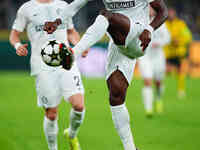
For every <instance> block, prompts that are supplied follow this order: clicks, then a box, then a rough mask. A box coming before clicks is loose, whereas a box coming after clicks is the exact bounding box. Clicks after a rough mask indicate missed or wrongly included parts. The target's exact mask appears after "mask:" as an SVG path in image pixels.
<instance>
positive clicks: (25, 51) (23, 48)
mask: <svg viewBox="0 0 200 150" xmlns="http://www.w3.org/2000/svg"><path fill="white" fill-rule="evenodd" d="M27 48H28V44H23V45H21V46H19V47H18V49H17V50H16V54H17V55H18V56H27V55H28V49H27Z"/></svg>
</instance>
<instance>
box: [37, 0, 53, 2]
mask: <svg viewBox="0 0 200 150" xmlns="http://www.w3.org/2000/svg"><path fill="white" fill-rule="evenodd" d="M37 1H38V2H40V3H50V2H52V1H53V0H37Z"/></svg>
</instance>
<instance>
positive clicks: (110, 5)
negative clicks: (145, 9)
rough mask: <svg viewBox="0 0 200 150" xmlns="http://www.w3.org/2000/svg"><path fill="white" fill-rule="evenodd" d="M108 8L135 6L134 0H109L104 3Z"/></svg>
mask: <svg viewBox="0 0 200 150" xmlns="http://www.w3.org/2000/svg"><path fill="white" fill-rule="evenodd" d="M106 6H107V8H108V9H121V8H131V7H135V0H134V1H128V2H110V3H106Z"/></svg>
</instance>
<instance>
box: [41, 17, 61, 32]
mask: <svg viewBox="0 0 200 150" xmlns="http://www.w3.org/2000/svg"><path fill="white" fill-rule="evenodd" d="M61 23H62V22H61V19H56V20H55V21H53V22H51V21H48V22H45V24H44V28H43V30H44V31H46V32H47V33H48V34H52V33H53V32H55V31H56V29H57V27H58V26H59V25H60V24H61Z"/></svg>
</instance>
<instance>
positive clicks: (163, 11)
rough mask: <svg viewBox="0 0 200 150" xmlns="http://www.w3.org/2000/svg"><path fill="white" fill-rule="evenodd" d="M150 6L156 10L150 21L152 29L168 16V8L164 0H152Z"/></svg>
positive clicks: (157, 26)
mask: <svg viewBox="0 0 200 150" xmlns="http://www.w3.org/2000/svg"><path fill="white" fill-rule="evenodd" d="M150 6H151V7H152V8H153V9H154V10H155V11H156V14H157V15H156V16H155V18H154V19H153V21H152V22H151V24H150V25H151V26H152V27H153V29H154V30H156V29H158V28H159V27H160V26H161V25H162V24H163V23H164V22H165V21H166V19H167V17H168V9H167V6H166V4H165V2H164V0H154V1H153V2H151V3H150Z"/></svg>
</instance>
